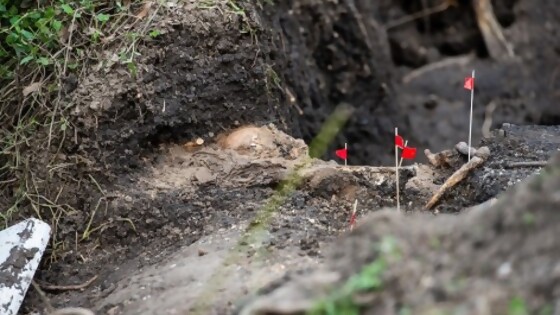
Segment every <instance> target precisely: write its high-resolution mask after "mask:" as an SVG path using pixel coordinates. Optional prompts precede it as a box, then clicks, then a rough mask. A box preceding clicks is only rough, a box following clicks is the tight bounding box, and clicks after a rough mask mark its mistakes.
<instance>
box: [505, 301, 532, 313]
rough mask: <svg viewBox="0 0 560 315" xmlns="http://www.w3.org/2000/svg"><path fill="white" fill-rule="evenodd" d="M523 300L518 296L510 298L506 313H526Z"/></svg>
mask: <svg viewBox="0 0 560 315" xmlns="http://www.w3.org/2000/svg"><path fill="white" fill-rule="evenodd" d="M528 314H529V312H528V311H527V306H526V305H525V300H523V299H522V298H520V297H515V298H513V299H511V301H510V302H509V306H508V315H528Z"/></svg>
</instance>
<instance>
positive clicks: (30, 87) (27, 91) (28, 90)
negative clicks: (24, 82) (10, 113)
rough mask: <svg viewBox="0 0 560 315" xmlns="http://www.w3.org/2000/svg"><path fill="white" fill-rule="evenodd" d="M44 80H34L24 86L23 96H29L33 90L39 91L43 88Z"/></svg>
mask: <svg viewBox="0 0 560 315" xmlns="http://www.w3.org/2000/svg"><path fill="white" fill-rule="evenodd" d="M41 85H43V83H42V82H34V83H31V84H29V85H28V86H26V87H25V88H23V96H24V97H25V96H27V95H29V94H31V93H33V92H37V91H39V90H40V89H41Z"/></svg>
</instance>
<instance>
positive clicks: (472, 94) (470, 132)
mask: <svg viewBox="0 0 560 315" xmlns="http://www.w3.org/2000/svg"><path fill="white" fill-rule="evenodd" d="M470 80H471V81H470V90H471V114H470V120H469V162H470V161H471V137H472V120H473V103H474V69H473V71H472V79H470ZM465 87H466V86H465Z"/></svg>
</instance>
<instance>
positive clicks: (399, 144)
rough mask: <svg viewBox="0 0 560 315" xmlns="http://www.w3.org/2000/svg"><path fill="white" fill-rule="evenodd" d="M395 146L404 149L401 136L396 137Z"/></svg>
mask: <svg viewBox="0 0 560 315" xmlns="http://www.w3.org/2000/svg"><path fill="white" fill-rule="evenodd" d="M395 146H397V147H399V148H401V149H404V140H403V138H402V137H401V136H399V135H396V136H395Z"/></svg>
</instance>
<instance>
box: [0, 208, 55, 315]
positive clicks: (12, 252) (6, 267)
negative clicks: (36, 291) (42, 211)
mask: <svg viewBox="0 0 560 315" xmlns="http://www.w3.org/2000/svg"><path fill="white" fill-rule="evenodd" d="M50 233H51V228H50V226H49V225H48V224H47V223H45V222H43V221H41V220H37V219H27V220H25V221H22V222H20V223H18V224H16V225H13V226H11V227H9V228H7V229H5V230H2V231H0V314H5V315H16V314H17V313H18V311H19V308H20V307H21V303H22V302H23V298H24V297H25V294H26V293H27V289H28V288H29V285H30V284H31V281H32V280H33V275H34V274H35V271H36V270H37V268H38V266H39V262H40V261H41V257H42V256H43V253H44V251H45V248H46V247H47V243H48V241H49V238H50Z"/></svg>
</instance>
